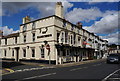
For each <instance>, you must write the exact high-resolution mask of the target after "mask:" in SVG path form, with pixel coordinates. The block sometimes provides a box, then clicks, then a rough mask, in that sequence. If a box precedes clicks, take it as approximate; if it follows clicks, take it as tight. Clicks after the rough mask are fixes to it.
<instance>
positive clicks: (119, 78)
mask: <svg viewBox="0 0 120 81" xmlns="http://www.w3.org/2000/svg"><path fill="white" fill-rule="evenodd" d="M109 79H110V80H120V78H109Z"/></svg>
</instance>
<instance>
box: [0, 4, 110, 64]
mask: <svg viewBox="0 0 120 81" xmlns="http://www.w3.org/2000/svg"><path fill="white" fill-rule="evenodd" d="M2 33H3V32H2V31H1V32H0V55H1V57H2V59H9V60H15V61H18V62H19V61H38V62H49V61H51V63H55V64H63V63H66V62H79V61H83V60H89V59H100V58H102V56H103V54H104V53H106V52H107V44H108V41H106V40H102V39H101V38H99V37H98V36H96V35H94V34H93V33H90V32H88V31H87V30H85V29H83V28H82V23H80V22H78V23H77V24H76V25H75V24H72V23H71V22H69V21H68V20H66V19H65V18H64V16H63V6H62V3H61V2H57V3H56V7H55V15H52V16H49V17H44V18H41V19H37V20H34V21H31V20H30V17H29V16H26V17H25V18H23V24H21V25H20V31H19V32H18V33H13V34H10V35H7V36H3V35H2Z"/></svg>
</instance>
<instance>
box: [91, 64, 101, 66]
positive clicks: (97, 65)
mask: <svg viewBox="0 0 120 81" xmlns="http://www.w3.org/2000/svg"><path fill="white" fill-rule="evenodd" d="M99 65H101V64H96V65H93V66H99Z"/></svg>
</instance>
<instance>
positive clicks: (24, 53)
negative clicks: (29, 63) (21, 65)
mask: <svg viewBox="0 0 120 81" xmlns="http://www.w3.org/2000/svg"><path fill="white" fill-rule="evenodd" d="M23 57H26V49H23Z"/></svg>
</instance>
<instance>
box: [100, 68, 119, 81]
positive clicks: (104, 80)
mask: <svg viewBox="0 0 120 81" xmlns="http://www.w3.org/2000/svg"><path fill="white" fill-rule="evenodd" d="M118 71H120V69H118V70H116V71H114V72H113V73H111V74H109V75H108V76H107V77H105V78H104V79H103V80H102V81H106V80H107V79H108V78H109V77H110V76H112V75H113V74H115V73H116V72H118Z"/></svg>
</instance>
